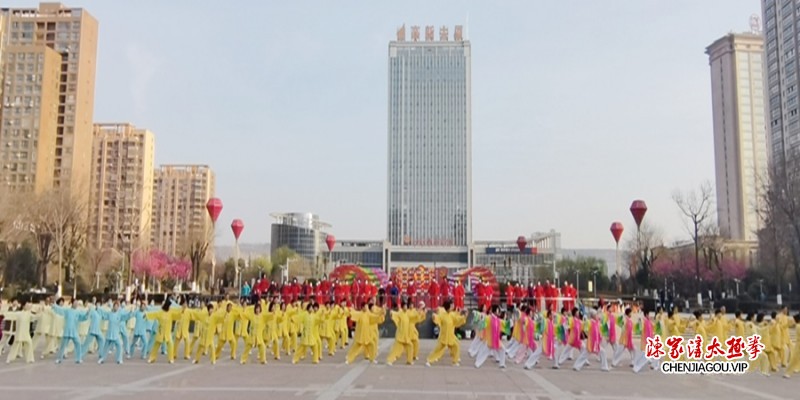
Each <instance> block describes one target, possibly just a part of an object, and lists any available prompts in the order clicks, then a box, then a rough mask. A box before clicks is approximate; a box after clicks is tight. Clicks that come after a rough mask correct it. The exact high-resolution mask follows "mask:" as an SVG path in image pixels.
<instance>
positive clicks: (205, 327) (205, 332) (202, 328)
mask: <svg viewBox="0 0 800 400" xmlns="http://www.w3.org/2000/svg"><path fill="white" fill-rule="evenodd" d="M222 317H223V314H221V313H217V312H214V305H213V304H208V305H206V309H205V310H195V311H193V312H192V320H194V323H195V326H199V328H196V329H197V332H198V334H196V335H195V336H196V337H198V338H199V339H198V346H197V352H196V353H195V354H194V363H195V364H197V363H199V362H200V357H202V356H203V354H205V353H208V354H209V357H211V364H216V363H217V352H216V351H215V350H216V349H215V348H214V336H216V334H217V325H219V323H220V322H221V321H222ZM200 333H202V336H201V335H200Z"/></svg>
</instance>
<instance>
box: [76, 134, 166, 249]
mask: <svg viewBox="0 0 800 400" xmlns="http://www.w3.org/2000/svg"><path fill="white" fill-rule="evenodd" d="M93 153H94V155H93V157H92V180H91V187H90V191H91V203H90V206H89V236H88V238H87V242H88V245H89V246H90V247H92V248H94V249H97V250H106V249H117V250H119V251H121V252H128V251H130V249H131V248H132V247H140V246H149V245H150V234H151V218H152V214H153V178H154V175H153V174H154V169H155V166H154V164H155V139H154V137H153V133H152V132H150V131H148V130H146V129H137V128H136V127H134V126H133V125H131V124H95V125H94V150H93Z"/></svg>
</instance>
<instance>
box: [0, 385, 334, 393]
mask: <svg viewBox="0 0 800 400" xmlns="http://www.w3.org/2000/svg"><path fill="white" fill-rule="evenodd" d="M0 390H2V391H11V392H61V391H70V390H80V391H87V390H88V391H102V390H111V388H109V387H108V386H47V387H42V386H0ZM320 390H321V389H316V390H313V389H309V388H306V387H269V386H253V387H241V386H212V387H135V388H127V391H129V392H135V393H146V392H178V393H181V392H300V391H305V392H319V391H320Z"/></svg>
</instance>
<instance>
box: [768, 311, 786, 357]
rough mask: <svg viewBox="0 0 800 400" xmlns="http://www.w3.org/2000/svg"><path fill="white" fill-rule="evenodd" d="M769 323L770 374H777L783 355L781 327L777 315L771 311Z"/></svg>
mask: <svg viewBox="0 0 800 400" xmlns="http://www.w3.org/2000/svg"><path fill="white" fill-rule="evenodd" d="M771 317H772V318H771V319H770V321H769V323H768V324H769V342H770V344H771V349H772V351H771V352H769V365H770V368H771V369H772V372H778V368H780V366H781V362H782V361H781V359H782V356H783V354H784V351H783V350H782V349H783V347H784V346H783V336H782V335H781V326H780V324H779V322H778V313H777V312H775V311H773V312H772V314H771Z"/></svg>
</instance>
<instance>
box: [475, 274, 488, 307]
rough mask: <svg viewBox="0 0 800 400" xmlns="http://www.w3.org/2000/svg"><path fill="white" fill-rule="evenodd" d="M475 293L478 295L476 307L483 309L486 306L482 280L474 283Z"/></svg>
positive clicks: (484, 288)
mask: <svg viewBox="0 0 800 400" xmlns="http://www.w3.org/2000/svg"><path fill="white" fill-rule="evenodd" d="M475 295H477V296H478V308H480V309H483V308H484V306H486V287H485V286H484V285H483V282H482V281H478V282H477V283H476V284H475Z"/></svg>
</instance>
